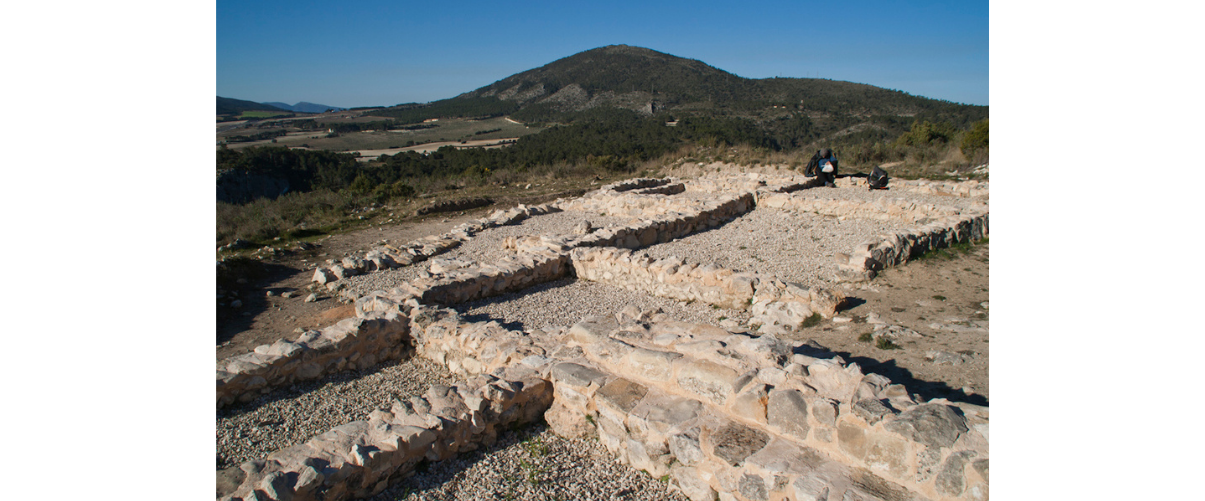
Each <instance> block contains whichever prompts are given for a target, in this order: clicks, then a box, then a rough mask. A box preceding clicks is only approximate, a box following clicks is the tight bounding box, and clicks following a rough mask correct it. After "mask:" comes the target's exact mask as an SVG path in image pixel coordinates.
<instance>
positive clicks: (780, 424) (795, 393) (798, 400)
mask: <svg viewBox="0 0 1205 501" xmlns="http://www.w3.org/2000/svg"><path fill="white" fill-rule="evenodd" d="M766 413H767V419H768V421H769V423H770V426H774V427H776V428H778V429H779V430H781V433H783V434H785V435H787V436H790V437H792V438H795V439H796V440H799V441H801V442H802V441H805V440H807V436H808V428H809V427H808V405H807V401H806V400H804V398H803V394H802V393H800V392H799V390H789V389H775V390H772V391H771V392H770V396H769V405H768V406H767V411H766Z"/></svg>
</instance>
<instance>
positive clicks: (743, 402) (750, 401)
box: [729, 384, 770, 424]
mask: <svg viewBox="0 0 1205 501" xmlns="http://www.w3.org/2000/svg"><path fill="white" fill-rule="evenodd" d="M769 391H770V387H769V386H767V385H764V384H752V385H749V386H748V387H747V388H745V389H744V391H742V392H740V393H739V394H737V395H736V397H734V398H733V399H732V405H731V406H730V407H729V408H730V409H732V414H733V415H736V416H739V417H742V418H745V419H748V420H750V421H754V422H756V423H759V424H765V423H766V404H767V402H768V400H769V394H768V392H769Z"/></svg>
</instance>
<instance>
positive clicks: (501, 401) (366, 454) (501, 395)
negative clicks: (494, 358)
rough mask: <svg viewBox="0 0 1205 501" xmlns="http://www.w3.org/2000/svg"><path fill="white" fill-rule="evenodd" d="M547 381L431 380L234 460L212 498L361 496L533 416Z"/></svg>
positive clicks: (516, 376) (546, 395)
mask: <svg viewBox="0 0 1205 501" xmlns="http://www.w3.org/2000/svg"><path fill="white" fill-rule="evenodd" d="M551 400H552V385H551V384H549V382H548V381H547V380H546V379H545V378H544V377H542V376H541V375H540V374H539V373H537V372H536V371H534V370H533V369H531V368H528V367H524V366H512V367H508V368H506V369H504V370H501V371H499V372H498V373H497V374H495V375H482V376H479V377H476V378H474V379H472V380H470V381H468V382H467V383H466V384H465V385H464V386H451V387H449V386H442V385H435V386H432V387H431V388H430V389H429V390H427V393H426V394H425V395H423V396H422V397H411V398H410V399H408V400H405V401H403V400H394V402H393V405H392V407H391V408H390V409H388V410H386V409H378V410H376V411H373V412H372V413H371V414H370V415H369V419H367V420H361V421H353V422H351V423H348V424H345V425H342V426H338V427H335V428H333V429H331V430H330V431H328V432H326V433H324V434H322V435H319V436H317V437H314V438H313V439H310V440H309V441H308V442H305V443H303V444H299V445H295V446H292V447H288V448H285V449H281V450H279V451H276V452H274V453H272V454H269V455H268V456H267V457H266V458H264V459H262V460H256V461H248V462H246V463H243V464H242V465H241V466H240V469H239V471H237V472H236V475H237V476H236V477H235V478H230V479H228V481H229V483H230V484H233V485H238V487H237V488H236V489H235V490H234V491H233V492H230V493H226V494H224V495H220V496H219V499H222V500H227V501H232V500H248V501H249V500H252V499H256V500H269V499H272V500H292V501H311V500H314V501H317V500H323V501H334V500H342V499H351V498H362V497H368V496H371V495H374V494H377V493H380V492H381V491H383V490H384V489H385V488H386V487H388V486H389V484H390V482H391V481H395V480H397V479H399V478H402V477H403V476H405V475H407V474H408V473H410V472H411V471H412V470H413V469H414V467H415V465H417V464H418V463H419V462H420V461H423V460H427V461H441V460H445V459H449V458H452V457H454V456H456V455H457V454H459V453H461V452H468V451H472V450H475V449H477V447H479V445H485V446H487V447H488V446H490V445H493V443H494V442H495V441H496V437H497V434H498V430H500V429H507V428H508V427H511V426H515V425H521V424H525V423H531V422H535V421H539V420H540V418H541V416H542V414H543V412H544V411H545V410H546V409H547V408H548V406H549V405H550V402H551Z"/></svg>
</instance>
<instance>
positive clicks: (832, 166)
mask: <svg viewBox="0 0 1205 501" xmlns="http://www.w3.org/2000/svg"><path fill="white" fill-rule="evenodd" d="M803 175H804V176H807V177H815V176H819V177H820V180H821V181H823V182H824V185H825V186H828V187H830V188H836V187H837V184H836V181H837V157H835V156H833V150H831V149H828V148H824V149H822V150H820V151H817V152H816V154H815V155H812V159H811V160H809V161H808V165H807V167H805V168H804V170H803Z"/></svg>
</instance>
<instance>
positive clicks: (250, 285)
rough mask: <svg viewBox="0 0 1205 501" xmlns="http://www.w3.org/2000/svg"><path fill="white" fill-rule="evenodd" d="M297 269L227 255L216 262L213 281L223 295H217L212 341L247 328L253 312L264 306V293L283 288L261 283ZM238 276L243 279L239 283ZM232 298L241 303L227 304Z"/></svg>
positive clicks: (220, 341) (288, 274)
mask: <svg viewBox="0 0 1205 501" xmlns="http://www.w3.org/2000/svg"><path fill="white" fill-rule="evenodd" d="M300 271H301V270H300V269H297V268H293V267H291V266H285V265H280V264H272V263H264V262H262V261H258V260H252V259H231V260H227V261H226V262H224V263H223V265H222V266H219V267H218V280H217V285H218V290H219V291H220V292H221V293H222V294H223V296H224V297H222V298H220V299H217V320H218V322H217V324H218V326H217V327H218V328H217V343H216V344H219V345H220V344H222V343H224V342H226V341H229V340H231V339H232V338H234V336H235V335H236V334H238V333H240V332H243V331H245V330H247V329H250V328H251V324H252V323H253V322H254V321H255V317H256V315H259V314H260V313H263V312H264V310H266V309H267V308H268V304H269V303H268V300H267V299H265V297H264V294H265V293H266V292H267V291H269V290H272V291H273V292H275V293H277V294H279V293H281V292H284V290H283V289H282V290H273V289H270V288H265V284H270V283H273V282H277V281H280V280H284V279H286V278H288V277H290V276H293V275H294V274H297V273H299V272H300ZM240 279H241V280H242V281H243V283H239V280H240ZM232 293H235V294H237V295H235V294H232ZM236 299H237V300H238V301H240V302H241V303H242V305H241V306H239V307H237V308H236V307H234V306H231V304H232V303H233V302H234V300H236Z"/></svg>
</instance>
